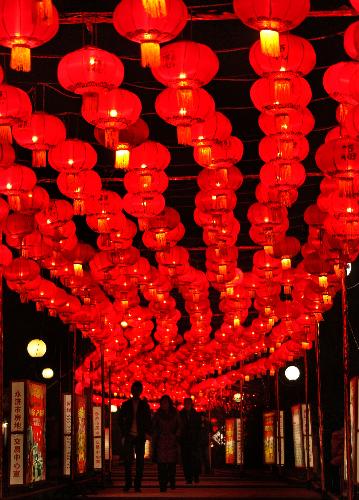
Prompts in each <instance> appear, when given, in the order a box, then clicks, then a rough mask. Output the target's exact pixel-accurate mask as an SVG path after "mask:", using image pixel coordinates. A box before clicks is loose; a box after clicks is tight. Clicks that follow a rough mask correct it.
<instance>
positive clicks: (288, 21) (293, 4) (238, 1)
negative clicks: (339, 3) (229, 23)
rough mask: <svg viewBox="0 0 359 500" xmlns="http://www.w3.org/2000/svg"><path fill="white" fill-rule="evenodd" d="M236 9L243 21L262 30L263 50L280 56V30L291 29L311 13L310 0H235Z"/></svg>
mask: <svg viewBox="0 0 359 500" xmlns="http://www.w3.org/2000/svg"><path fill="white" fill-rule="evenodd" d="M233 5H234V11H235V13H236V14H237V16H238V17H239V18H240V19H241V21H242V22H243V23H244V24H246V25H247V26H250V27H251V28H253V29H256V30H259V31H260V40H261V47H262V52H263V53H264V54H266V55H268V56H271V57H279V56H280V41H279V32H281V31H289V30H291V29H293V28H295V27H296V26H298V25H299V24H300V23H301V22H303V21H304V19H305V18H306V17H307V15H308V14H309V10H310V1H309V0H281V1H280V2H277V1H276V0H253V1H252V2H247V1H246V0H234V4H233Z"/></svg>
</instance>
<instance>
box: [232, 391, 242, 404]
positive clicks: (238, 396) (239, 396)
mask: <svg viewBox="0 0 359 500" xmlns="http://www.w3.org/2000/svg"><path fill="white" fill-rule="evenodd" d="M241 400H242V394H241V393H240V392H236V393H235V394H234V396H233V401H235V402H236V403H240V402H241Z"/></svg>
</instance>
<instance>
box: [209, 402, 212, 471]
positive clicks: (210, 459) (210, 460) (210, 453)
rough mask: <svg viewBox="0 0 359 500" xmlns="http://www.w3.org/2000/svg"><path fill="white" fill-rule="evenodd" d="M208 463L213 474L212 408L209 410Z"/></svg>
mask: <svg viewBox="0 0 359 500" xmlns="http://www.w3.org/2000/svg"><path fill="white" fill-rule="evenodd" d="M208 429H209V433H208V462H209V470H210V471H211V472H212V448H211V429H212V426H211V407H209V409H208Z"/></svg>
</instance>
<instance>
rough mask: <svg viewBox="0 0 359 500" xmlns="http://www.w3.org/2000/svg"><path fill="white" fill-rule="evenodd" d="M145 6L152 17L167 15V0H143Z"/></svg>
mask: <svg viewBox="0 0 359 500" xmlns="http://www.w3.org/2000/svg"><path fill="white" fill-rule="evenodd" d="M142 5H143V8H144V10H145V12H146V14H147V15H148V16H150V17H165V16H167V5H166V0H142Z"/></svg>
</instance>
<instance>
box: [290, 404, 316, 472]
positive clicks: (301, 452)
mask: <svg viewBox="0 0 359 500" xmlns="http://www.w3.org/2000/svg"><path fill="white" fill-rule="evenodd" d="M308 413H309V420H308V430H309V467H313V437H312V425H311V418H310V407H309V412H308ZM292 425H293V441H294V463H295V466H296V467H306V465H307V425H306V405H295V406H292Z"/></svg>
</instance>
